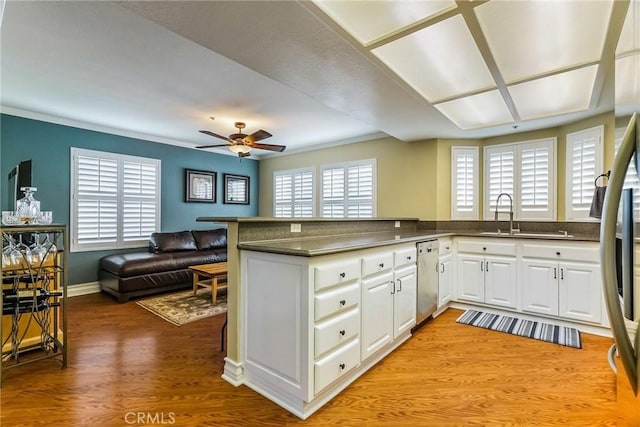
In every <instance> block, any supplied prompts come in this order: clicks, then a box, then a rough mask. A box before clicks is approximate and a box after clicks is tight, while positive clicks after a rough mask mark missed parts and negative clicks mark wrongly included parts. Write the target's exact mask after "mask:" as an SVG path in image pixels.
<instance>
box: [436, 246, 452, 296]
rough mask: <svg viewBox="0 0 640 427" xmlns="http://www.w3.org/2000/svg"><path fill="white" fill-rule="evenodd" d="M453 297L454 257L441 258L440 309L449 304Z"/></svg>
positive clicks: (439, 280) (439, 279)
mask: <svg viewBox="0 0 640 427" xmlns="http://www.w3.org/2000/svg"><path fill="white" fill-rule="evenodd" d="M452 297H453V257H452V256H451V255H447V256H444V257H442V258H440V265H439V270H438V308H441V307H443V306H444V305H446V304H448V303H449V301H451V299H452Z"/></svg>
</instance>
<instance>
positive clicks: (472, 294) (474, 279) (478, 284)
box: [458, 254, 484, 302]
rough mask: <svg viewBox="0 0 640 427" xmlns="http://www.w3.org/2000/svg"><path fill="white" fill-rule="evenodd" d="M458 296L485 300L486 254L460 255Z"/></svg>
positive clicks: (466, 298)
mask: <svg viewBox="0 0 640 427" xmlns="http://www.w3.org/2000/svg"><path fill="white" fill-rule="evenodd" d="M458 298H459V299H461V300H467V301H472V302H484V256H481V255H467V254H460V255H458Z"/></svg>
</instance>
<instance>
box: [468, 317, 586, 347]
mask: <svg viewBox="0 0 640 427" xmlns="http://www.w3.org/2000/svg"><path fill="white" fill-rule="evenodd" d="M456 322H458V323H463V324H465V325H471V326H477V327H479V328H485V329H491V330H492V331H499V332H506V333H508V334H513V335H518V336H521V337H527V338H533V339H536V340H540V341H546V342H552V343H554V344H560V345H564V346H567V347H573V348H582V342H581V340H580V331H578V330H577V329H575V328H568V327H565V326H556V325H550V324H548V323H543V322H536V321H533V320H524V319H518V318H517V317H510V316H502V315H499V314H493V313H483V312H482V311H476V310H467V311H465V312H464V313H462V315H461V316H460V317H458V319H457V320H456Z"/></svg>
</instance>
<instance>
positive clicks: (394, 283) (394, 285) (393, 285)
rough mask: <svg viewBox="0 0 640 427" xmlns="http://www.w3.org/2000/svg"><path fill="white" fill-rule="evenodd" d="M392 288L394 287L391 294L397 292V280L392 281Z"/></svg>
mask: <svg viewBox="0 0 640 427" xmlns="http://www.w3.org/2000/svg"><path fill="white" fill-rule="evenodd" d="M391 289H392V290H391V295H393V294H395V293H396V282H395V280H392V281H391Z"/></svg>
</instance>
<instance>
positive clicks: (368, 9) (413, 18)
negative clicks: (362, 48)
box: [314, 0, 456, 45]
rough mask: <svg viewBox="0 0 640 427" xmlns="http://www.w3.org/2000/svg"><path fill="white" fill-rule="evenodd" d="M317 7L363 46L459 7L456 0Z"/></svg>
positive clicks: (332, 3) (324, 3) (343, 3)
mask: <svg viewBox="0 0 640 427" xmlns="http://www.w3.org/2000/svg"><path fill="white" fill-rule="evenodd" d="M314 3H315V4H316V5H317V6H318V7H319V8H320V9H322V10H323V11H324V13H326V14H327V15H329V17H331V19H333V20H334V21H335V22H336V23H337V24H338V25H340V26H341V27H342V28H343V29H344V30H345V31H347V32H348V33H349V34H351V35H352V36H353V37H355V38H356V39H357V40H358V41H359V42H360V43H362V44H363V45H365V44H367V43H370V42H372V41H374V40H377V39H379V38H381V37H383V36H387V35H390V34H392V33H394V32H396V31H398V30H400V29H402V28H404V27H407V26H408V25H411V24H413V23H415V22H418V21H421V20H424V19H426V18H429V17H431V16H433V15H436V14H437V13H440V12H442V11H445V10H448V9H451V8H454V7H455V5H456V4H455V2H454V1H453V0H429V1H352V0H351V1H318V0H314Z"/></svg>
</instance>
